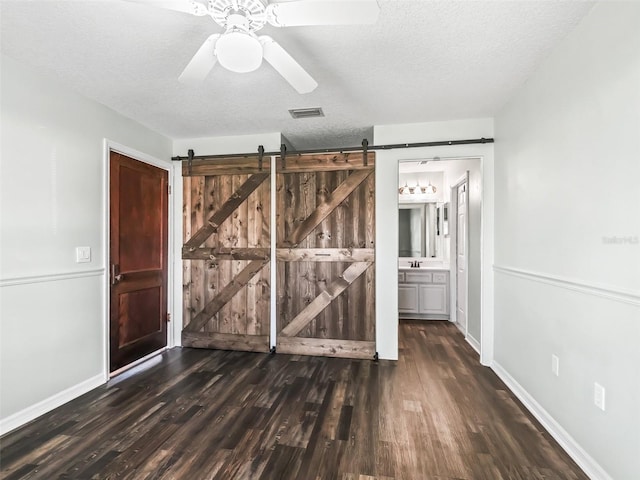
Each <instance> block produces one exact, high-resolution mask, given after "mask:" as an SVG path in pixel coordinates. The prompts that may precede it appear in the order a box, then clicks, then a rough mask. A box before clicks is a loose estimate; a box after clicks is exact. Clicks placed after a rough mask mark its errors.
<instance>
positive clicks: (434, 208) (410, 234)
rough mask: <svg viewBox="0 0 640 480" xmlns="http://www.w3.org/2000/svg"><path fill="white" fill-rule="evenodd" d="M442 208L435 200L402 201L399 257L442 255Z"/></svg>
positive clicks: (399, 214) (400, 206)
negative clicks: (423, 201)
mask: <svg viewBox="0 0 640 480" xmlns="http://www.w3.org/2000/svg"><path fill="white" fill-rule="evenodd" d="M439 213H440V210H439V208H438V205H437V204H436V203H435V202H427V203H401V204H399V210H398V219H399V220H398V222H399V238H398V245H399V249H398V250H399V251H398V256H399V257H408V258H439V257H440V256H441V252H440V250H441V248H439V245H441V241H440V238H441V235H442V232H441V229H440V225H442V224H441V223H440V222H439V221H438V214H439Z"/></svg>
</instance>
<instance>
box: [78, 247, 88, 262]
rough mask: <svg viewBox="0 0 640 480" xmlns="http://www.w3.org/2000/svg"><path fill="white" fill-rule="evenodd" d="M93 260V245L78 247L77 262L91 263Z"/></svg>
mask: <svg viewBox="0 0 640 480" xmlns="http://www.w3.org/2000/svg"><path fill="white" fill-rule="evenodd" d="M90 261H91V247H76V263H89V262H90Z"/></svg>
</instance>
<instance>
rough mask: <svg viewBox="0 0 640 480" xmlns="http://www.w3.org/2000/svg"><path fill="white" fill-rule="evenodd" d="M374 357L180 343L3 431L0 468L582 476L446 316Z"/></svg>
mask: <svg viewBox="0 0 640 480" xmlns="http://www.w3.org/2000/svg"><path fill="white" fill-rule="evenodd" d="M400 347H401V348H400V360H399V361H398V362H397V363H396V362H384V361H380V362H378V363H376V362H373V361H370V360H345V359H333V358H319V357H305V356H293V355H283V354H276V355H275V356H269V355H266V354H260V353H245V352H225V351H209V350H195V349H174V350H172V351H169V352H167V353H166V354H164V355H163V357H162V358H161V359H159V361H158V363H157V364H156V365H155V366H152V367H150V368H148V369H146V370H144V371H142V372H139V373H136V374H129V375H127V374H125V376H121V377H119V378H118V379H116V380H114V381H112V382H110V383H109V384H108V385H106V386H104V387H100V388H98V389H96V390H94V391H92V392H90V393H88V394H86V395H84V396H83V397H81V398H79V399H76V400H74V401H72V402H70V403H68V404H66V405H64V406H62V407H60V408H58V409H56V410H55V411H53V412H51V413H49V414H47V415H45V416H43V417H41V418H40V419H38V420H36V421H34V422H32V423H30V424H29V425H26V426H25V427H23V428H21V429H19V430H16V431H14V432H12V433H10V434H8V435H6V436H5V437H3V438H2V439H0V442H1V444H0V464H1V467H0V470H1V473H0V478H3V479H6V480H17V479H46V480H50V479H83V480H84V479H115V478H117V479H148V480H150V479H188V480H202V479H214V480H218V479H225V480H229V479H251V480H253V479H255V480H274V479H300V480H330V479H336V480H454V479H455V480H500V479H504V480H507V479H513V480H542V479H545V480H547V479H559V480H587V477H586V476H585V475H584V474H583V473H582V472H581V471H580V469H579V468H578V467H577V466H576V465H575V464H574V463H573V462H572V461H571V459H569V457H568V456H567V455H566V454H565V453H564V452H563V451H562V450H561V449H560V447H559V446H558V445H557V444H556V443H555V442H554V441H553V440H552V439H551V438H550V436H549V435H548V434H547V433H546V432H544V430H543V429H542V427H541V426H540V425H539V424H538V423H537V422H536V421H535V420H534V419H533V418H532V417H531V416H530V415H529V414H528V413H527V412H526V411H525V410H524V408H523V407H522V406H521V405H520V404H519V403H518V401H517V400H516V399H515V398H514V396H513V395H512V394H511V393H509V391H508V390H507V389H506V387H505V386H504V385H503V384H502V382H501V381H500V380H499V379H498V378H497V377H496V376H495V375H494V374H493V373H492V372H491V371H490V370H489V369H487V368H485V367H482V366H480V364H479V363H478V359H477V355H476V354H475V352H473V350H472V349H471V347H469V346H468V345H467V344H466V342H465V341H464V339H463V338H462V336H461V335H460V333H459V332H458V330H457V329H456V328H455V327H454V326H453V325H451V324H450V323H448V322H402V323H401V327H400Z"/></svg>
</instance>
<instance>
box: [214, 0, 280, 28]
mask: <svg viewBox="0 0 640 480" xmlns="http://www.w3.org/2000/svg"><path fill="white" fill-rule="evenodd" d="M207 8H208V10H209V14H210V15H211V17H212V18H213V19H214V20H215V22H216V23H217V24H218V25H220V26H221V27H223V28H225V29H227V28H229V27H230V26H232V25H233V24H235V23H236V22H237V19H235V20H234V18H233V17H234V16H236V15H241V16H243V17H245V18H246V26H247V27H246V28H247V30H248V31H249V32H255V31H258V30H260V29H261V28H262V27H264V25H265V24H266V23H267V7H266V6H265V4H264V3H262V2H261V1H260V0H208V2H207Z"/></svg>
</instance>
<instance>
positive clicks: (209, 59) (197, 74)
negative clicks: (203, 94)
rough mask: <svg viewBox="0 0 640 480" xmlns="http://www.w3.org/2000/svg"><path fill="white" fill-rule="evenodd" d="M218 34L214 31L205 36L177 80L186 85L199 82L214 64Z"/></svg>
mask: <svg viewBox="0 0 640 480" xmlns="http://www.w3.org/2000/svg"><path fill="white" fill-rule="evenodd" d="M218 38H220V34H218V33H214V34H213V35H211V36H210V37H209V38H207V39H206V40H205V41H204V43H203V44H202V46H201V47H200V48H199V49H198V51H197V52H196V54H195V55H194V56H193V58H192V59H191V61H190V62H189V64H188V65H187V66H186V67H185V69H184V70H183V72H182V73H181V74H180V76H179V77H178V80H179V81H180V82H182V83H184V84H186V85H197V84H199V83H201V82H202V81H203V80H204V79H205V77H206V76H207V75H208V74H209V72H210V71H211V69H212V68H213V66H214V65H215V64H216V55H215V50H216V42H217V41H218Z"/></svg>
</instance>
